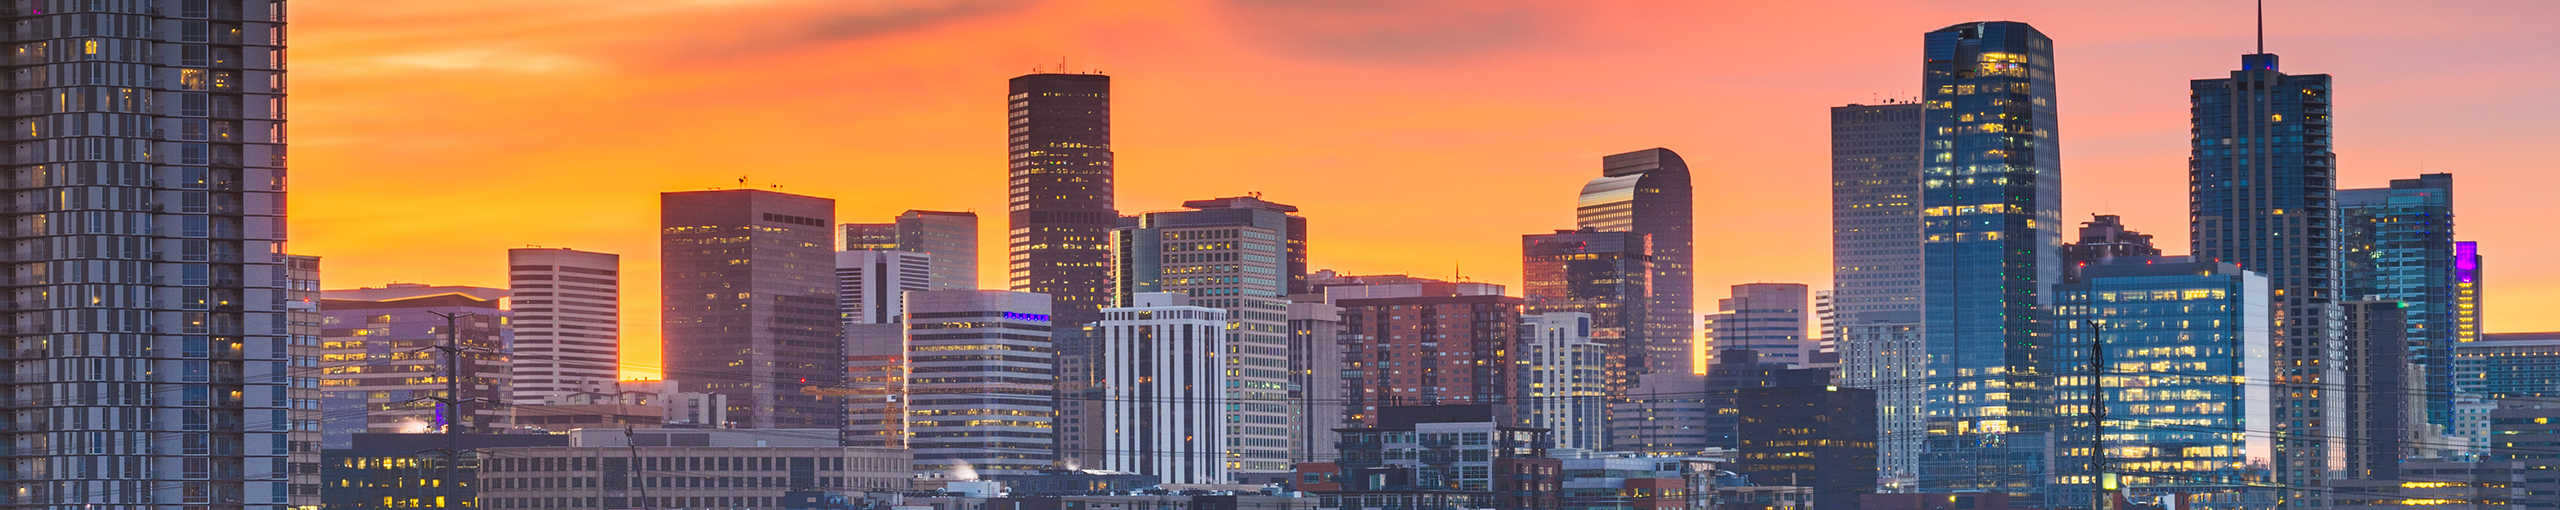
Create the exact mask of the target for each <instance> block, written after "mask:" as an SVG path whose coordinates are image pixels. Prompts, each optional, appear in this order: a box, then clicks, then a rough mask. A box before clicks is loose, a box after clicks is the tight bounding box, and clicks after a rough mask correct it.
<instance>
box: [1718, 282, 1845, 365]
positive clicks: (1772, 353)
mask: <svg viewBox="0 0 2560 510" xmlns="http://www.w3.org/2000/svg"><path fill="white" fill-rule="evenodd" d="M1809 290H1811V288H1809V287H1806V286H1805V285H1804V284H1801V283H1745V284H1740V285H1735V286H1733V291H1732V292H1733V294H1732V296H1733V297H1728V298H1724V299H1719V300H1716V313H1715V314H1714V315H1709V316H1707V318H1706V322H1705V326H1704V328H1705V330H1706V334H1707V345H1708V346H1709V347H1711V348H1712V350H1710V351H1709V352H1708V353H1707V355H1706V356H1705V359H1701V360H1699V361H1700V362H1701V363H1700V364H1698V365H1695V366H1700V367H1703V366H1708V364H1709V363H1711V362H1712V360H1713V359H1714V357H1715V352H1716V351H1723V350H1749V351H1752V352H1754V353H1757V354H1758V356H1759V358H1760V361H1762V362H1769V363H1784V364H1787V365H1790V366H1798V367H1801V366H1805V365H1808V364H1811V363H1812V361H1813V355H1814V353H1816V352H1818V351H1819V350H1820V349H1819V347H1820V346H1819V345H1816V344H1815V343H1814V342H1813V341H1812V340H1811V339H1808V338H1806V337H1805V334H1804V332H1805V326H1806V319H1807V318H1808V316H1807V315H1806V311H1807V310H1806V308H1805V303H1806V299H1807V298H1808V297H1809V296H1808V294H1809V293H1808V291H1809Z"/></svg>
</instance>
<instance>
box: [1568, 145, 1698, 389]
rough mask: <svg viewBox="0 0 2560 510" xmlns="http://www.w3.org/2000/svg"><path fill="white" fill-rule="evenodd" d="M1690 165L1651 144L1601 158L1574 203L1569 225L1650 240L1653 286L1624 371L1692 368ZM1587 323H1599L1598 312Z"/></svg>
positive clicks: (1635, 372) (1650, 279)
mask: <svg viewBox="0 0 2560 510" xmlns="http://www.w3.org/2000/svg"><path fill="white" fill-rule="evenodd" d="M1690 211H1691V203H1690V190H1689V163H1688V162H1687V161H1683V160H1681V159H1680V154H1679V153H1675V152H1671V149H1664V148H1658V147H1657V148H1652V149H1645V150H1640V151H1634V152H1626V153H1620V154H1611V155H1608V156H1603V157H1601V158H1600V178H1597V179H1592V180H1591V182H1589V183H1586V184H1583V186H1582V195H1581V196H1580V197H1579V199H1578V200H1577V201H1576V205H1575V209H1574V225H1575V226H1578V227H1581V228H1584V229H1590V230H1598V231H1603V232H1634V233H1636V234H1639V235H1643V236H1644V237H1645V238H1646V241H1645V242H1646V243H1649V244H1650V246H1651V247H1650V248H1648V250H1649V251H1647V252H1645V253H1644V255H1646V257H1647V258H1649V259H1650V260H1651V261H1652V267H1650V268H1648V269H1647V270H1646V271H1648V272H1649V273H1651V274H1650V275H1648V276H1647V277H1646V278H1645V281H1647V282H1650V285H1651V286H1652V288H1653V291H1652V294H1651V295H1650V296H1649V297H1646V298H1645V301H1646V303H1645V306H1644V314H1643V316H1644V317H1645V319H1644V326H1645V327H1642V328H1635V329H1640V330H1641V332H1642V333H1643V334H1642V335H1641V336H1634V335H1631V336H1629V337H1628V338H1630V339H1636V340H1640V343H1637V344H1635V345H1632V346H1630V347H1627V351H1628V352H1629V353H1630V354H1631V355H1630V357H1628V358H1627V360H1626V361H1627V367H1628V372H1629V373H1630V374H1637V375H1640V374H1645V373H1651V372H1670V371H1679V370H1688V369H1689V368H1690V366H1689V361H1690V351H1691V350H1692V349H1693V348H1694V346H1693V345H1691V343H1692V341H1693V340H1692V339H1693V338H1694V337H1693V333H1692V332H1691V330H1690V325H1691V321H1694V320H1697V319H1696V318H1695V317H1696V316H1695V315H1692V313H1693V311H1694V310H1696V309H1697V308H1696V305H1695V303H1694V302H1693V301H1692V298H1691V294H1692V292H1691V291H1692V290H1693V288H1694V287H1695V286H1696V285H1697V283H1696V278H1695V277H1693V276H1691V273H1692V271H1694V270H1695V269H1694V268H1693V267H1691V266H1692V264H1691V262H1692V261H1693V260H1694V255H1692V253H1691V250H1690V248H1691V244H1692V243H1694V242H1695V241H1696V239H1695V237H1694V234H1692V225H1693V224H1694V223H1695V222H1696V219H1695V218H1692V217H1691V216H1690V214H1691V212H1690ZM1593 320H1602V319H1600V318H1599V317H1597V316H1596V315H1595V316H1594V317H1593Z"/></svg>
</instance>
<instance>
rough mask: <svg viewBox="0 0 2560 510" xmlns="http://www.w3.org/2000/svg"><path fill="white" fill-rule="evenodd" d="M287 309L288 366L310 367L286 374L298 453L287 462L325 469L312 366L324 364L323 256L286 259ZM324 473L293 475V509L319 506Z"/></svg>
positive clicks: (316, 378)
mask: <svg viewBox="0 0 2560 510" xmlns="http://www.w3.org/2000/svg"><path fill="white" fill-rule="evenodd" d="M284 310H285V313H284V320H285V333H286V334H287V335H289V336H288V337H287V340H286V341H285V344H286V345H287V346H288V347H287V349H286V350H287V354H288V355H289V356H288V357H287V358H286V359H287V361H286V365H285V366H289V367H306V368H305V369H302V370H289V371H287V372H286V373H285V375H284V377H285V378H286V380H287V381H291V382H292V384H290V385H289V387H290V388H291V389H289V390H286V391H287V395H286V397H288V398H289V399H290V400H289V402H290V403H291V405H288V406H286V407H289V408H291V410H290V411H289V412H288V414H289V415H290V418H289V420H290V422H291V423H290V426H291V427H292V431H293V432H291V433H288V434H287V435H286V437H285V440H286V441H287V443H288V444H289V445H290V446H289V447H288V448H287V450H289V451H291V452H293V453H291V454H288V455H287V456H286V463H287V464H291V465H295V466H319V465H320V463H321V462H322V461H321V459H320V450H321V448H320V442H321V437H320V436H321V433H320V420H321V418H322V417H323V416H324V415H323V414H322V413H321V412H320V410H321V405H320V401H321V400H322V399H323V398H325V397H323V394H322V392H321V391H320V374H319V373H318V372H314V371H311V370H309V369H308V368H307V367H316V366H320V333H321V329H320V323H321V315H320V257H315V256H310V255H286V256H285V287H284ZM319 471H320V470H319V469H317V468H311V469H295V470H294V471H293V479H292V485H291V486H290V487H289V489H288V490H287V493H288V494H290V495H291V496H290V498H289V499H291V500H292V502H293V505H292V506H294V507H303V506H308V505H313V504H318V502H317V501H316V500H317V499H318V498H319V494H320V488H321V487H322V483H323V482H322V481H321V478H320V472H319ZM305 500H312V501H305Z"/></svg>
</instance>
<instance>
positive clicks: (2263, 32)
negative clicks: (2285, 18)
mask: <svg viewBox="0 0 2560 510" xmlns="http://www.w3.org/2000/svg"><path fill="white" fill-rule="evenodd" d="M2266 52H2267V0H2258V53H2259V54H2265V53H2266Z"/></svg>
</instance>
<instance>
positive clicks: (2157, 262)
mask: <svg viewBox="0 0 2560 510" xmlns="http://www.w3.org/2000/svg"><path fill="white" fill-rule="evenodd" d="M2081 274H2082V275H2083V276H2084V278H2083V279H2082V280H2080V281H2078V282H2073V283H2069V284H2065V285H2062V286H2061V287H2059V288H2058V291H2057V292H2056V294H2057V295H2058V300H2059V303H2060V304H2061V306H2060V307H2059V308H2058V309H2059V312H2058V316H2057V319H2058V320H2057V321H2056V322H2055V325H2056V326H2058V331H2057V333H2059V334H2058V335H2056V344H2055V345H2054V348H2053V349H2052V351H2051V352H2053V353H2054V354H2055V359H2056V361H2057V362H2058V364H2057V368H2056V370H2055V371H2054V374H2055V375H2054V381H2055V383H2056V392H2055V398H2054V402H2055V405H2056V407H2058V408H2059V411H2058V413H2057V415H2056V416H2058V417H2059V418H2061V420H2060V421H2061V422H2062V425H2061V426H2059V427H2058V429H2060V430H2059V437H2060V440H2059V441H2058V443H2059V444H2058V445H2057V446H2058V448H2057V450H2056V451H2057V453H2056V454H2055V457H2056V458H2055V460H2054V462H2055V463H2056V466H2055V472H2056V476H2055V482H2054V483H2053V485H2052V486H2051V487H2049V488H2048V489H2047V490H2049V491H2050V493H2049V495H2050V496H2051V497H2050V498H2049V499H2048V500H2047V507H2048V508H2063V507H2074V508H2086V507H2087V506H2086V505H2088V502H2090V501H2091V500H2092V499H2093V498H2095V497H2096V495H2097V494H2098V492H2097V491H2099V490H2100V486H2101V485H2117V486H2120V487H2121V489H2119V490H2121V491H2122V493H2123V494H2124V496H2125V497H2127V498H2130V499H2135V500H2156V499H2158V498H2159V497H2160V496H2162V495H2177V496H2180V497H2181V498H2183V499H2184V500H2185V501H2189V502H2193V503H2196V504H2198V505H2200V506H2209V507H2213V508H2275V505H2276V502H2277V500H2278V498H2279V496H2280V495H2279V494H2277V493H2276V491H2272V490H2268V489H2267V487H2268V486H2267V485H2266V484H2264V483H2261V482H2258V481H2259V480H2264V479H2266V477H2267V476H2268V475H2269V474H2271V473H2269V472H2268V470H2270V469H2272V468H2273V467H2274V465H2275V464H2274V461H2275V459H2274V456H2275V437H2276V423H2275V420H2276V418H2275V415H2274V398H2275V395H2274V388H2273V387H2272V386H2270V385H2268V384H2264V383H2263V382H2264V381H2268V380H2270V379H2269V378H2270V377H2272V374H2273V373H2274V370H2275V366H2274V360H2273V359H2272V358H2273V356H2272V351H2273V350H2274V348H2275V343H2274V338H2273V336H2272V334H2271V333H2270V332H2269V331H2268V330H2269V328H2270V327H2272V326H2273V324H2274V323H2273V322H2272V321H2271V320H2270V319H2269V318H2268V313H2269V310H2271V308H2270V306H2269V298H2270V297H2272V296H2273V293H2272V292H2271V290H2270V289H2269V283H2268V280H2267V278H2266V277H2265V276H2262V275H2259V274H2257V273H2252V272H2248V271H2243V270H2241V269H2240V268H2239V267H2238V266H2234V265H2232V264H2230V263H2228V262H2216V261H2201V262H2199V261H2196V260H2194V259H2193V258H2190V257H2140V256H2128V257H2121V258H2117V259H2114V260H2112V261H2110V262H2106V263H2092V264H2091V265H2089V266H2087V267H2084V268H2082V272H2081ZM2163 367H2167V368H2163ZM2101 417H2103V419H2102V418H2101ZM2120 457H2121V458H2120ZM2102 473H2112V474H2117V475H2118V476H2117V479H2116V480H2114V481H2112V482H2106V481H2100V477H2101V476H2102V475H2101V474H2102Z"/></svg>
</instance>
